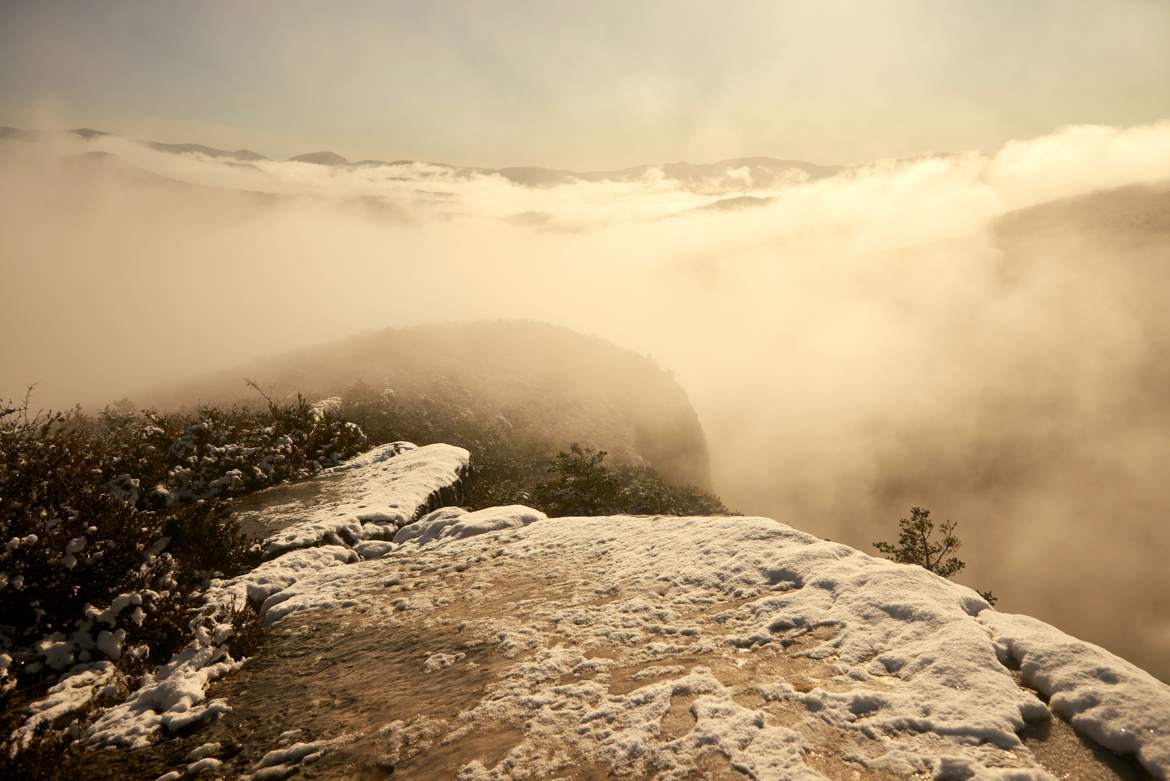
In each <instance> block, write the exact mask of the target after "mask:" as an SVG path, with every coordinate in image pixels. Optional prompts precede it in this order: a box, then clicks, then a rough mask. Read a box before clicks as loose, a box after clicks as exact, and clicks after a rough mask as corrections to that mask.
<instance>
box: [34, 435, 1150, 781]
mask: <svg viewBox="0 0 1170 781" xmlns="http://www.w3.org/2000/svg"><path fill="white" fill-rule="evenodd" d="M466 469H467V453H466V451H464V450H461V449H459V448H450V447H447V446H428V447H426V448H414V447H413V446H410V445H405V444H403V443H396V444H395V445H393V446H388V447H386V448H379V449H376V450H374V451H371V452H370V453H367V454H364V455H363V456H359V457H358V458H356V459H353V460H351V461H349V462H347V463H345V464H343V465H341V466H340V467H337V468H336V469H334V470H330V472H328V473H327V474H325V475H323V476H321V477H319V478H316V479H315V480H313V481H308V482H307V483H305V484H301V485H299V486H290V487H289V489H288V492H287V494H285V495H283V496H282V495H279V494H278V495H276V496H275V498H274V497H269V499H270V500H271V501H268V503H267V504H266V505H263V506H261V507H259V508H258V509H253V510H251V511H250V512H252V513H254V514H255V520H257V523H258V525H259V526H261V527H262V528H270V529H273V530H274V531H273V533H272V536H271V537H270V538H269V546H268V550H269V552H270V555H271V556H272V558H270V559H269V560H268V561H266V562H264V563H263V564H262V565H260V566H259V567H258V568H257V569H256V570H254V571H253V572H251V573H248V574H246V575H242V576H239V577H236V578H232V579H230V580H226V581H219V582H216V583H214V584H213V586H212V588H211V589H210V590H209V593H208V598H209V602H210V603H211V605H213V606H217V607H218V608H220V609H221V610H222V609H223V608H226V607H228V606H230V605H235V604H239V603H240V602H241V601H242V600H245V599H246V600H250V601H251V602H252V603H253V604H258V605H259V607H260V610H261V612H262V613H263V614H264V616H265V619H266V621H268V622H269V623H270V624H272V625H273V635H272V637H271V638H270V639H269V641H268V648H269V651H268V653H272V654H273V659H279V660H280V664H266V665H261V666H259V667H256V668H253V667H244V668H243V670H241V671H240V672H239V673H236V674H237V675H239V676H241V677H242V678H244V679H246V680H244V681H243V682H242V685H244V686H245V687H247V688H249V689H255V690H261V691H265V692H268V693H269V694H266V695H265V696H266V697H267V698H270V699H271V702H269V701H268V700H267V699H265V700H260V701H259V702H260V703H262V704H260V705H255V704H254V705H253V706H252V707H261V708H263V709H264V710H263V711H262V712H259V713H257V712H251V713H248V712H244V713H238V712H233V711H232V708H231V706H229V704H228V703H227V702H225V701H224V700H223V699H214V698H212V699H209V698H208V694H207V689H208V685H209V684H210V683H211V682H212V681H213V680H215V679H216V678H218V677H220V676H222V675H224V674H226V673H228V672H231V671H234V670H236V669H237V668H239V666H240V663H239V662H238V661H237V660H234V659H232V658H231V657H230V656H229V655H228V654H227V652H226V651H225V650H224V646H223V641H224V640H225V639H226V637H227V634H226V632H229V631H230V629H229V628H227V627H224V626H220V627H218V628H216V627H214V626H211V627H210V628H208V627H205V628H204V629H202V630H201V633H200V635H199V636H198V637H197V639H196V641H194V642H193V643H191V644H190V645H189V646H188V647H187V648H186V649H184V651H183V652H182V653H180V654H178V655H177V656H176V657H175V658H174V659H173V660H172V662H171V663H170V664H168V665H164V666H162V667H160V668H158V670H156V671H155V673H154V674H153V675H152V676H149V677H148V680H147V682H146V685H144V686H143V687H142V688H140V689H139V690H138V691H137V692H135V693H134V694H133V695H132V696H131V697H130V699H129V700H127V701H126V702H125V703H123V704H121V705H118V706H115V707H112V708H109V709H107V710H105V711H103V712H101V713H100V714H99V715H98V717H97V719H96V720H95V721H94V722H93V724H92V725H91V726H90V727H89V728H88V729H87V730H86V731H85V732H84V733H83V737H84V739H85V740H86V741H87V742H88V743H89V745H93V746H109V745H117V746H135V747H140V746H144V745H147V744H148V743H150V742H151V741H152V740H154V738H155V736H156V735H157V733H158V732H159V731H160V730H163V729H166V730H168V731H172V732H173V731H176V730H180V729H182V728H184V727H187V726H190V725H192V724H195V723H204V722H209V721H211V720H213V719H216V718H218V717H222V718H220V719H219V721H217V722H215V723H214V724H213V725H212V726H211V727H209V728H208V730H207V733H208V734H206V735H205V736H204V735H201V736H200V739H199V740H200V743H202V745H200V746H198V747H197V748H195V749H194V750H192V751H191V752H190V754H189V756H188V762H189V763H190V764H189V765H188V766H187V769H186V771H184V772H186V773H188V774H194V773H196V772H212V771H214V772H215V773H220V774H227V773H229V771H230V772H231V773H232V774H236V775H238V774H240V773H246V774H250V777H251V778H252V779H265V778H277V777H280V778H283V777H285V776H287V775H289V774H291V773H293V772H296V771H297V769H298V768H299V767H300V766H301V765H303V764H306V763H309V762H316V763H318V764H317V765H315V768H316V769H315V770H314V773H319V774H320V775H322V776H323V777H331V776H336V775H339V774H340V775H344V774H346V773H351V771H352V770H353V763H354V762H364V761H373V760H372V759H370V758H371V757H378V756H381V757H382V759H381V760H379V762H381V763H382V764H381V765H379V766H380V767H384V766H394V767H398V768H400V769H401V770H402V774H403V775H404V776H409V775H410V772H411V770H412V768H413V769H419V768H424V767H426V768H430V769H431V770H432V771H433V772H437V773H439V774H440V775H442V774H443V773H446V772H447V770H449V771H450V776H451V777H455V776H458V777H459V778H461V779H467V780H468V781H470V780H472V779H513V778H535V777H572V776H573V775H574V774H575V773H576V772H578V771H580V772H582V773H586V772H588V773H590V774H592V775H597V776H604V775H606V774H608V773H612V772H620V773H625V774H629V775H632V776H635V777H638V776H651V775H653V776H654V777H655V778H659V779H682V778H686V777H690V776H693V775H695V774H698V775H703V774H715V775H718V774H719V773H722V772H726V773H731V772H733V771H738V772H739V773H741V774H744V775H746V776H748V777H752V778H758V779H823V778H839V777H887V776H921V777H933V778H954V779H967V778H1001V779H1007V778H1013V779H1052V778H1055V777H1058V776H1060V777H1064V776H1065V775H1066V773H1067V771H1068V768H1067V767H1056V766H1050V765H1049V764H1046V763H1048V762H1049V761H1050V759H1049V758H1048V756H1049V755H1048V754H1046V753H1045V751H1044V750H1043V746H1042V745H1040V744H1038V743H1037V742H1036V741H1037V739H1036V738H1034V737H1027V738H1026V739H1022V738H1021V735H1025V736H1028V735H1031V734H1033V732H1034V731H1032V730H1031V725H1035V724H1038V723H1044V722H1048V723H1051V724H1052V725H1053V726H1052V729H1053V730H1057V729H1058V728H1059V729H1066V730H1067V729H1069V727H1068V726H1066V725H1065V721H1067V722H1068V723H1069V724H1071V728H1072V729H1075V730H1076V731H1077V732H1079V733H1080V734H1081V735H1082V736H1083V737H1084V738H1087V739H1088V740H1091V741H1093V742H1096V743H1098V744H1100V745H1101V746H1104V747H1106V748H1108V749H1111V750H1112V751H1115V752H1119V753H1121V754H1132V755H1135V756H1136V758H1137V760H1138V761H1140V763H1141V764H1142V765H1143V766H1144V768H1145V769H1146V770H1147V771H1148V772H1149V773H1150V774H1152V775H1153V776H1154V777H1155V778H1161V779H1166V778H1168V777H1170V687H1167V686H1166V685H1165V684H1163V683H1161V682H1159V681H1157V680H1155V679H1154V678H1153V677H1152V676H1150V675H1148V674H1146V673H1144V672H1143V671H1141V670H1139V669H1138V668H1136V667H1134V666H1133V665H1130V664H1128V663H1126V662H1124V661H1123V660H1120V659H1118V658H1117V657H1115V656H1113V655H1112V654H1110V653H1108V652H1107V651H1105V650H1104V649H1101V648H1098V647H1096V646H1093V645H1090V644H1088V643H1084V642H1082V641H1079V640H1076V639H1075V638H1072V637H1069V636H1068V635H1066V634H1064V633H1062V632H1060V631H1059V630H1057V629H1055V628H1053V627H1051V626H1048V625H1047V624H1044V623H1042V622H1039V621H1036V620H1034V619H1031V618H1028V617H1026V616H1013V615H1009V614H1003V613H998V612H996V611H994V610H992V609H991V608H990V606H989V605H988V604H987V602H986V601H984V600H983V598H982V597H980V596H979V595H978V594H977V593H975V592H973V591H971V590H970V589H967V588H965V587H963V586H960V585H957V584H955V583H952V582H950V581H947V580H944V579H942V578H940V577H937V576H935V575H933V574H931V573H929V572H927V571H925V570H923V569H921V568H918V567H914V566H909V565H902V564H895V563H892V562H889V561H886V560H884V559H879V558H874V557H872V556H869V555H866V554H865V553H862V552H860V551H857V550H854V549H852V548H849V547H847V546H845V545H841V544H837V543H832V542H827V541H824V540H820V539H818V538H816V537H813V536H812V535H809V534H806V533H803V532H800V531H798V530H796V529H793V528H792V527H790V526H787V525H785V524H782V523H779V522H776V521H773V520H770V519H767V518H750V517H714V518H674V517H653V518H650V517H625V516H617V517H605V518H562V519H551V520H550V519H547V518H546V517H545V515H544V514H543V513H541V512H539V511H537V510H534V509H531V508H527V507H523V506H518V505H513V506H508V507H493V508H488V509H485V510H479V511H475V512H468V511H466V510H463V509H461V508H458V507H440V508H438V509H434V503H435V501H436V497H440V498H441V497H443V496H449V495H451V494H452V493H453V492H455V491H457V486H458V484H459V481H460V479H461V478H462V476H463V475H464V474H465V473H466ZM132 602H133V595H126V598H125V599H122V600H121V601H119V602H118V604H117V605H115V606H111V607H110V608H109V609H108V610H107V611H106V612H107V613H108V614H109V615H106V614H101V617H100V620H104V621H106V622H107V623H109V624H110V626H111V631H110V633H109V634H110V635H111V637H110V638H109V639H108V640H109V642H114V641H116V639H117V638H116V637H115V636H114V635H113V626H114V623H115V622H116V620H117V614H118V612H119V611H120V610H123V609H125V608H126V607H128V606H129V605H130V604H132ZM123 603H125V604H123ZM115 608H116V609H115ZM94 620H95V621H96V620H99V617H98V611H96V609H95V618H94ZM318 634H320V636H321V638H322V640H321V641H320V642H319V643H318V645H316V646H315V647H314V648H313V650H312V652H311V653H309V652H307V650H306V648H305V647H304V643H306V642H307V640H306V638H309V637H312V636H316V635H318ZM354 654H359V655H361V662H360V663H355V660H354V658H353V655H354ZM108 669H111V668H108V667H100V666H90V667H84V668H75V670H74V675H72V676H70V677H68V678H66V679H64V680H63V681H62V683H61V684H58V686H57V687H54V689H53V690H51V692H50V696H51V697H56V699H55V700H50V699H47V700H46V701H44V702H43V703H42V704H40V705H38V708H39V710H38V711H37V713H43V714H44V716H42V717H40V718H42V719H54V718H57V716H58V715H68V714H69V713H71V712H74V711H76V710H78V709H80V707H83V706H84V704H85V703H87V702H88V701H89V699H92V697H93V696H94V695H93V692H95V691H97V690H99V689H100V688H101V687H102V686H104V685H108V684H107V683H106V682H105V679H102V678H101V676H102V675H103V674H104V672H103V671H105V670H108ZM319 670H328V671H329V673H328V676H329V677H328V679H326V680H316V679H315V675H316V671H319ZM334 690H338V691H340V692H343V693H344V697H341V698H334V697H331V696H326V697H324V698H322V696H321V695H322V692H326V693H329V692H333V691H334ZM87 698H88V699H87ZM309 701H312V702H315V703H318V705H315V706H314V707H326V708H337V709H339V710H338V713H337V714H336V717H334V716H333V715H331V714H330V713H329V712H328V711H326V712H325V713H324V715H323V717H322V718H321V719H318V720H316V721H312V720H309V721H305V720H302V719H301V718H300V717H299V716H298V714H302V709H301V706H302V704H303V703H304V702H309ZM252 702H253V703H256V702H257V701H256V700H254V699H253V700H252ZM323 702H332V703H333V704H332V705H324V706H321V705H320V703H323ZM74 703H82V705H79V706H75V705H74ZM377 713H383V714H386V715H392V717H393V718H392V720H390V719H386V720H384V721H379V720H378V719H377V718H375V717H374V715H373V714H377ZM237 718H238V719H243V720H248V721H247V723H248V724H250V725H260V727H259V729H260V733H259V737H260V738H261V739H258V740H257V741H256V742H255V743H254V744H252V743H250V744H249V745H247V746H245V747H244V748H243V750H242V751H241V753H240V754H239V755H238V756H232V757H227V758H224V757H223V756H222V755H221V754H220V752H219V749H218V748H213V747H214V746H215V744H216V742H217V741H227V740H230V739H231V738H232V736H233V735H234V730H236V729H237V726H236V723H235V722H234V721H233V720H234V719H237ZM35 726H36V725H35V724H33V723H32V721H31V720H30V722H29V724H26V728H28V729H33V728H35ZM22 729H23V728H22ZM249 729H250V730H251V729H253V727H252V726H250V727H249ZM30 734H31V733H30ZM266 735H267V736H268V737H267V741H266V740H264V739H263V738H264V737H265V736H266ZM294 738H295V741H294ZM1072 743H1073V744H1075V745H1074V746H1073V749H1075V750H1081V751H1082V753H1081V754H1076V751H1075V750H1074V751H1073V755H1070V756H1072V758H1071V759H1068V758H1066V761H1069V762H1073V763H1074V764H1076V771H1077V772H1080V773H1082V775H1084V776H1085V777H1094V774H1095V773H1097V772H1098V771H1099V770H1101V768H1102V767H1103V766H1102V765H1100V759H1099V758H1097V757H1096V756H1094V755H1093V754H1092V752H1088V751H1087V750H1083V749H1081V748H1080V747H1079V744H1076V741H1075V740H1074V741H1072ZM1062 750H1064V749H1062ZM1066 753H1067V752H1066ZM330 762H336V763H338V764H337V766H336V767H331V766H330V765H329V763H330ZM432 762H441V763H443V764H442V765H441V766H439V765H436V766H432V765H431V764H430V763H432ZM1077 763H1079V764H1077ZM1094 763H1096V764H1094ZM438 767H442V768H444V769H443V770H438V769H436V768H438ZM176 772H177V771H176Z"/></svg>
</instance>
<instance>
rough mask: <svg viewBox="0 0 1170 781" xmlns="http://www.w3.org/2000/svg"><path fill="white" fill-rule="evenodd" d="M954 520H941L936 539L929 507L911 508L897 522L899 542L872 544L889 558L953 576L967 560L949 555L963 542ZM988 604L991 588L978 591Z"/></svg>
mask: <svg viewBox="0 0 1170 781" xmlns="http://www.w3.org/2000/svg"><path fill="white" fill-rule="evenodd" d="M955 526H957V524H956V523H955V522H954V521H943V522H942V523H940V524H938V526H937V531H938V533H939V537H938V538H936V536H935V531H936V526H935V523H934V521H932V520H931V519H930V510H926V509H923V508H922V507H911V508H910V517H909V518H908V519H907V518H901V519H899V521H898V544H897V545H895V544H893V543H889V542H875V543H874V544H873V547H875V548H877V549H878V552H879V553H881V554H882V555H884V556H885V557H886V558H887V559H889V560H891V561H897V562H899V563H902V564H917V565H918V566H920V567H922V568H923V569H926V570H928V571H930V572H933V573H934V574H936V575H942V576H943V577H944V578H949V577H952V576H954V575H956V574H957V573H958V572H959V571H960V570H962V569H963V567H966V566H967V563H966V562H964V561H963V560H961V559H959V558H958V557H956V556H954V555H952V554H953V553H954V552H955V551H957V550H958V549H959V548H960V547H962V545H963V542H962V540H960V539H959V538H958V537H957V536H955ZM978 593H979V595H980V596H981V597H983V598H984V599H986V600H987V601H988V602H989V603H990V604H993V605H994V604H995V595H994V594H992V593H991V592H990V591H980V592H978Z"/></svg>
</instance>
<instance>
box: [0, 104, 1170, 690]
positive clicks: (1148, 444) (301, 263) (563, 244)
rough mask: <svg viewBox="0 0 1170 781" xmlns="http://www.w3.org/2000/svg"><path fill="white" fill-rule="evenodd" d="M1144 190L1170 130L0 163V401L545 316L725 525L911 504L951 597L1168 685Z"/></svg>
mask: <svg viewBox="0 0 1170 781" xmlns="http://www.w3.org/2000/svg"><path fill="white" fill-rule="evenodd" d="M1167 180H1170V125H1167V124H1160V125H1154V126H1145V127H1137V128H1130V129H1114V128H1102V127H1079V128H1071V129H1067V130H1063V131H1060V132H1058V133H1055V134H1053V135H1051V136H1048V137H1045V138H1040V139H1035V140H1030V141H1021V142H1015V143H1012V144H1009V145H1007V146H1006V147H1004V148H1003V149H1001V150H999V151H997V152H995V153H992V154H976V153H969V154H960V155H952V156H946V157H931V158H923V159H918V160H910V161H887V162H882V163H876V164H874V165H871V166H867V167H861V168H855V169H849V170H846V171H844V172H842V173H840V174H838V175H836V176H833V177H830V178H825V179H820V180H816V181H811V180H810V181H801V177H794V179H793V180H792V181H791V182H789V183H787V184H786V185H785V186H783V187H772V188H771V189H764V188H757V187H755V186H753V182H752V177H751V172H750V170H749V169H746V168H745V169H741V170H730V171H728V172H727V173H726V174H725V175H722V176H717V177H713V178H712V179H711V180H709V181H705V182H703V183H701V184H700V185H696V184H695V183H693V182H692V183H689V184H687V185H686V186H684V185H682V184H680V183H678V182H675V181H673V180H670V179H668V178H666V177H665V176H664V175H663V174H662V173H661V172H660V171H656V170H654V169H652V170H651V171H650V172H649V173H648V174H647V175H646V176H645V177H643V178H641V179H639V180H636V181H624V182H614V181H593V182H578V183H575V184H563V185H559V186H553V187H544V188H538V187H525V186H521V185H517V184H514V183H511V182H509V181H507V180H505V179H504V178H502V177H500V176H496V175H486V174H476V173H471V172H467V171H456V170H454V169H449V168H444V167H440V166H430V165H424V164H413V165H395V166H368V167H331V166H322V165H314V164H310V163H288V162H270V161H255V162H248V163H242V162H238V161H233V160H225V159H213V158H209V157H205V156H202V155H192V154H170V153H165V152H160V151H156V150H153V149H151V148H149V147H147V146H145V145H141V144H136V143H133V142H129V141H125V140H119V139H114V138H109V137H107V138H101V139H96V140H93V141H89V142H82V141H80V140H77V139H72V138H70V137H67V136H59V137H58V136H52V137H49V136H43V137H41V138H40V139H39V140H36V141H28V140H19V139H13V140H8V141H4V142H0V279H2V280H3V281H2V283H0V327H3V329H4V334H5V339H4V342H3V348H2V353H0V396H6V397H14V396H23V393H24V388H25V386H26V385H28V384H29V383H31V382H39V383H40V384H39V385H38V387H37V390H36V395H35V397H34V400H35V401H36V402H39V403H40V404H41V405H53V406H62V405H69V404H72V403H74V402H83V403H89V404H100V403H103V402H105V401H108V400H112V399H114V398H117V397H120V396H124V395H127V394H129V395H131V396H133V395H134V394H135V393H139V392H142V391H143V390H144V389H147V388H150V387H152V386H157V385H163V384H167V383H171V382H174V381H176V380H181V379H182V378H184V377H189V376H194V375H198V374H200V373H203V372H206V371H210V370H214V369H219V368H223V367H225V366H229V365H232V364H234V363H238V362H240V361H243V360H246V359H248V358H251V357H255V356H260V355H264V354H267V353H270V352H274V351H279V350H286V349H291V348H296V347H301V346H304V345H307V344H312V343H318V342H323V341H327V340H329V339H332V338H336V337H341V336H346V335H348V334H351V333H354V332H357V331H361V330H364V329H373V328H379V327H385V326H390V325H408V324H413V323H419V322H434V321H449V320H473V319H485V318H486V319H495V318H534V319H540V320H546V321H549V322H553V323H556V324H560V325H565V326H569V327H572V328H575V329H578V330H582V331H585V332H588V333H593V334H596V335H599V336H602V337H605V338H607V339H610V340H612V341H614V342H616V343H617V344H619V345H622V346H625V347H630V348H633V349H636V350H639V351H642V352H646V353H649V354H651V355H652V356H653V357H654V358H655V359H656V360H658V361H659V363H661V364H662V365H663V366H666V367H668V368H670V369H672V370H673V371H674V372H675V374H676V376H677V378H678V380H679V382H680V383H681V384H682V386H683V387H684V388H686V389H687V391H688V392H689V393H690V395H691V398H692V401H693V402H694V404H695V407H696V409H697V410H698V414H699V417H700V419H701V421H702V423H703V425H704V427H705V429H706V431H707V436H708V439H709V444H710V449H711V458H712V469H713V478H714V485H715V488H716V490H717V491H718V492H719V493H720V494H721V495H722V496H723V497H724V499H725V500H726V501H727V503H728V504H729V505H730V506H732V507H734V508H735V509H737V510H739V511H741V512H745V513H752V514H764V515H771V516H773V517H776V518H778V519H780V520H784V521H786V522H789V523H791V524H793V525H795V526H797V527H800V528H803V529H807V530H809V531H811V532H814V533H817V534H820V535H822V536H827V537H830V538H832V539H835V540H839V541H842V542H846V543H849V544H851V545H855V546H857V547H860V548H863V549H869V544H870V543H871V542H872V541H873V540H877V539H883V538H892V537H893V536H895V534H896V531H895V525H896V521H897V519H898V517H899V516H900V515H906V514H907V513H908V510H909V507H910V506H911V505H912V504H919V505H924V506H927V507H929V508H931V509H932V510H933V511H934V514H935V515H936V516H938V517H941V518H950V519H952V520H955V521H958V522H959V529H958V530H959V534H960V536H961V537H962V538H963V539H964V541H965V543H966V545H965V547H964V549H963V553H964V554H965V555H964V556H963V557H964V558H965V559H966V560H967V562H968V564H969V567H968V569H967V570H966V571H965V572H964V573H963V575H962V577H961V578H960V579H961V580H962V581H963V582H965V583H968V584H971V585H975V586H978V587H980V588H987V589H991V590H993V591H995V592H996V593H997V594H998V595H999V596H1000V599H1001V602H1000V607H1001V608H1002V609H1004V610H1008V611H1013V612H1028V613H1032V614H1035V615H1037V616H1039V617H1041V618H1044V619H1046V620H1049V621H1052V622H1053V623H1056V624H1057V625H1058V626H1060V627H1061V628H1063V629H1066V630H1067V631H1070V632H1072V633H1074V634H1078V635H1080V636H1083V637H1085V638H1086V639H1089V640H1093V641H1095V642H1099V643H1101V644H1103V645H1106V646H1107V647H1109V648H1110V649H1111V650H1114V651H1117V652H1119V653H1121V654H1122V655H1125V656H1127V657H1128V658H1130V659H1132V660H1134V661H1136V662H1138V663H1140V664H1142V665H1143V666H1145V667H1147V668H1148V669H1151V670H1152V671H1153V672H1155V673H1156V674H1158V675H1160V676H1161V677H1163V678H1167V677H1170V666H1167V662H1166V661H1165V660H1166V659H1167V658H1170V599H1168V598H1167V597H1166V596H1165V595H1166V594H1170V566H1167V564H1166V559H1167V557H1168V556H1170V531H1168V529H1167V526H1166V523H1165V519H1166V515H1167V512H1168V510H1170V481H1168V480H1166V478H1165V466H1164V465H1165V464H1166V463H1168V461H1170V400H1168V399H1170V395H1168V394H1167V390H1168V389H1170V369H1167V360H1166V358H1167V356H1168V355H1170V308H1168V307H1166V306H1165V298H1166V291H1167V290H1170V264H1168V261H1170V220H1168V219H1167V218H1166V217H1165V215H1167V214H1168V213H1170V199H1168V197H1167V192H1168V188H1167V186H1166V185H1165V182H1166V181H1167ZM1115 188H1125V189H1120V190H1116V191H1113V192H1109V191H1111V190H1115ZM742 196H752V198H751V199H744V198H742ZM732 198H736V199H739V200H729V199H732Z"/></svg>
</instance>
